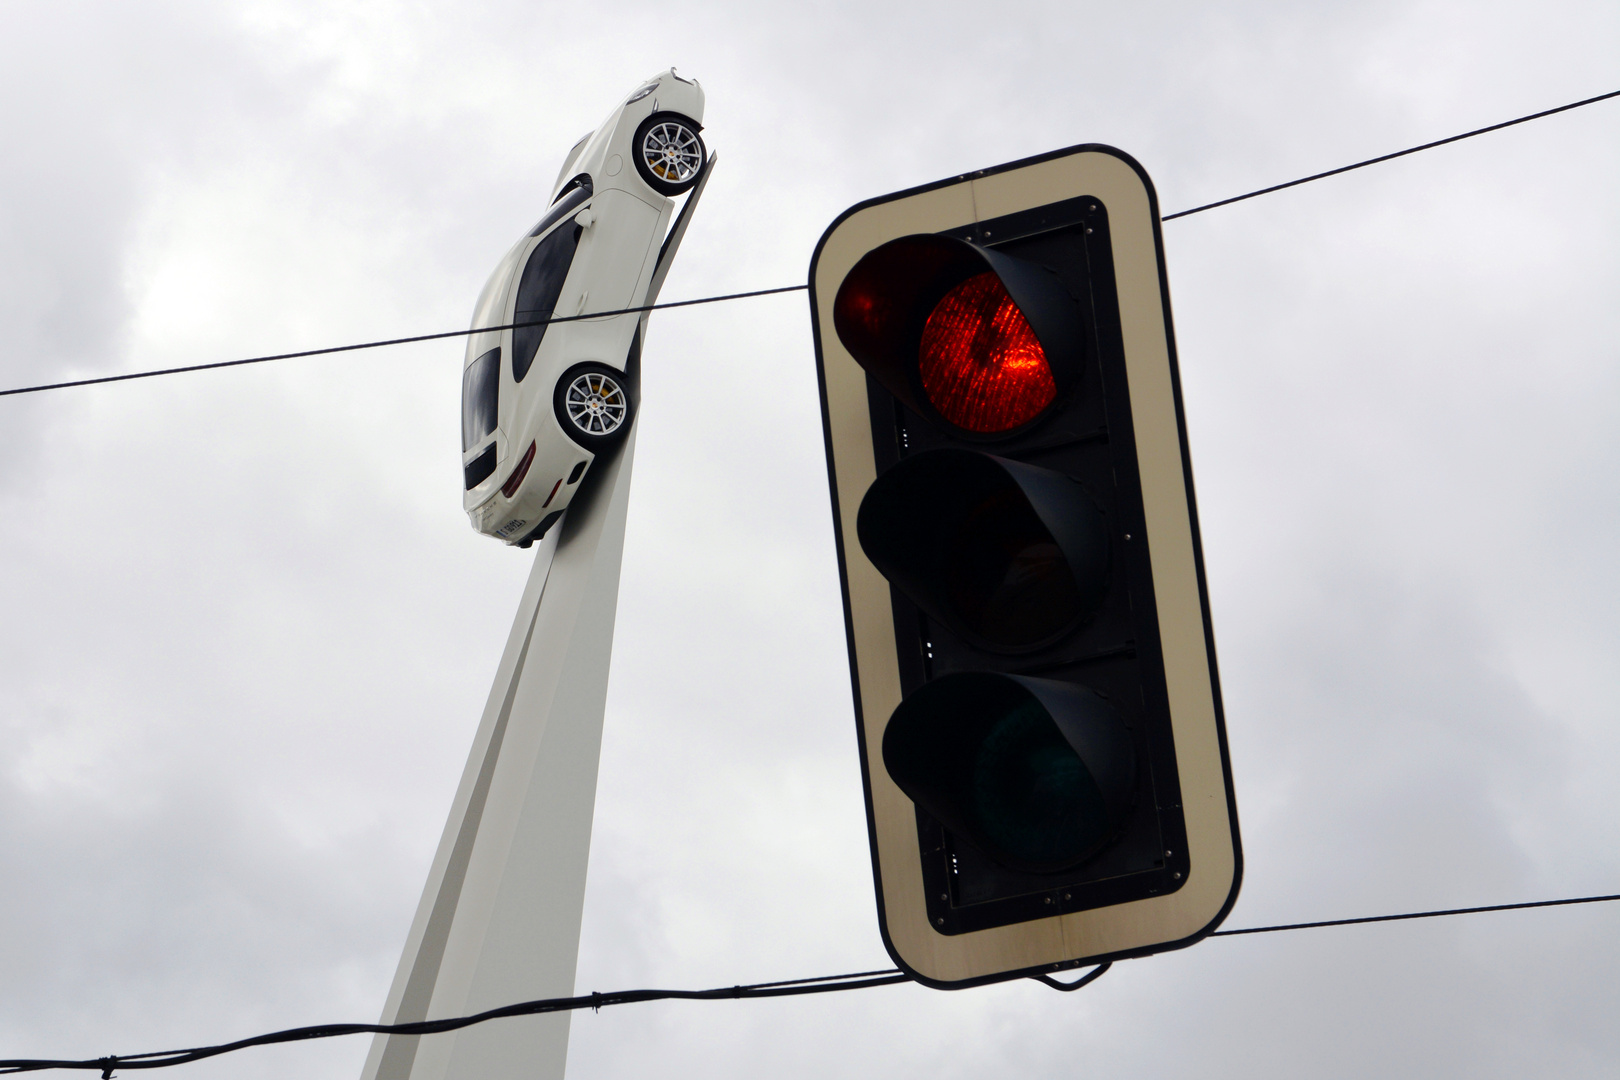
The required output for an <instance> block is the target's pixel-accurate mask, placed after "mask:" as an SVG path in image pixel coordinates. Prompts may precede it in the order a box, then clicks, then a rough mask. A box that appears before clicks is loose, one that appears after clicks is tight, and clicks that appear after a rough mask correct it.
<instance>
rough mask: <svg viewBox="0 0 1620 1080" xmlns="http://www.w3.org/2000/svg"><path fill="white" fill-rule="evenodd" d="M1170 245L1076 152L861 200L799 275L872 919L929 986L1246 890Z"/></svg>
mask: <svg viewBox="0 0 1620 1080" xmlns="http://www.w3.org/2000/svg"><path fill="white" fill-rule="evenodd" d="M1158 224H1159V219H1158V211H1157V205H1156V201H1155V197H1154V194H1153V189H1152V185H1151V183H1150V182H1149V181H1148V179H1147V176H1146V174H1145V173H1143V171H1142V170H1141V168H1140V166H1138V165H1137V164H1136V163H1135V162H1134V161H1132V160H1131V159H1130V158H1128V157H1126V156H1125V155H1124V154H1122V153H1120V152H1119V151H1117V150H1113V149H1110V148H1107V147H1098V146H1086V147H1078V148H1074V149H1071V150H1065V151H1059V152H1058V153H1055V154H1050V155H1047V156H1045V157H1041V158H1035V159H1031V160H1028V161H1023V162H1016V163H1013V164H1011V165H1007V166H1002V167H1000V168H996V169H987V170H984V171H982V172H978V173H974V174H971V175H969V176H963V177H958V178H956V179H953V180H948V181H944V182H941V183H939V184H934V185H930V186H928V187H923V188H917V189H914V190H911V191H906V192H900V193H898V194H896V195H890V196H885V197H883V198H880V199H874V200H871V201H869V202H865V203H861V204H860V205H858V206H855V207H853V208H852V209H850V210H849V211H847V212H846V213H845V214H843V215H842V216H841V217H840V218H839V219H838V220H837V221H835V222H834V223H833V225H832V227H831V228H829V229H828V230H827V232H826V234H825V235H824V236H823V237H822V239H821V243H820V244H819V245H818V246H817V249H816V254H815V256H814V258H813V260H812V262H811V269H810V288H811V303H812V310H813V314H814V328H815V334H816V359H817V366H818V373H819V375H820V380H821V392H822V416H823V421H824V424H825V429H826V436H827V455H828V473H829V480H830V482H831V487H832V500H833V518H834V525H835V533H836V536H837V541H838V554H839V569H840V577H841V579H842V584H843V590H844V610H845V619H846V629H847V633H848V642H849V650H850V670H851V676H852V679H853V684H854V690H855V711H856V720H857V725H858V729H859V735H860V748H861V767H862V772H863V778H864V780H865V789H866V797H867V817H868V824H869V833H870V840H871V845H872V866H873V874H874V878H875V883H876V888H877V901H878V913H879V922H880V926H881V929H882V933H883V938H884V943H885V945H886V946H887V947H888V949H889V952H890V954H891V955H892V956H893V957H894V960H895V962H896V963H898V964H899V965H900V966H901V967H902V968H904V969H905V970H906V971H908V972H909V973H911V974H912V975H913V976H914V977H916V978H918V979H919V980H920V981H922V982H925V983H928V984H930V985H934V986H941V987H954V986H967V985H973V984H975V983H981V982H988V981H993V980H997V979H1005V978H1013V977H1017V976H1020V975H1031V974H1039V973H1045V972H1049V971H1053V970H1061V969H1063V968H1065V967H1073V966H1077V965H1079V964H1083V963H1094V962H1098V961H1101V960H1108V959H1116V958H1120V957H1125V956H1139V955H1145V954H1148V953H1153V952H1158V951H1162V950H1164V949H1171V948H1179V947H1182V946H1185V945H1189V944H1191V943H1193V942H1194V941H1197V940H1199V939H1200V938H1202V937H1204V936H1206V935H1207V934H1208V933H1210V932H1211V931H1212V930H1214V929H1215V927H1216V926H1217V925H1219V923H1220V921H1221V919H1223V918H1224V917H1225V914H1226V912H1227V911H1228V910H1229V909H1230V907H1231V904H1232V902H1233V901H1234V900H1235V899H1236V896H1237V889H1238V884H1239V880H1240V878H1241V869H1242V856H1241V850H1240V846H1239V841H1238V831H1237V812H1236V804H1235V802H1234V800H1233V798H1232V785H1231V772H1230V767H1229V765H1228V761H1227V753H1226V740H1225V731H1224V726H1223V720H1222V714H1221V704H1220V692H1219V686H1218V682H1217V677H1216V668H1215V651H1214V640H1213V636H1212V633H1211V630H1210V623H1209V607H1208V601H1207V597H1206V593H1205V588H1204V576H1203V563H1202V554H1201V552H1200V550H1199V542H1198V530H1197V514H1196V510H1195V507H1194V504H1193V491H1192V472H1191V468H1190V465H1189V462H1188V459H1187V453H1186V436H1185V425H1184V423H1183V420H1182V413H1181V400H1180V388H1179V383H1178V378H1177V374H1176V366H1175V352H1174V344H1173V338H1172V334H1171V325H1170V311H1169V292H1168V288H1167V286H1166V282H1165V278H1164V271H1163V256H1162V246H1161V243H1160V237H1159V229H1158Z"/></svg>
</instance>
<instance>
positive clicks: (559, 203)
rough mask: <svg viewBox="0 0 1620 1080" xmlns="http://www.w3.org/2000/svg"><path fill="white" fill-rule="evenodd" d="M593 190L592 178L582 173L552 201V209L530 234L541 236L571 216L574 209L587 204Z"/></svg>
mask: <svg viewBox="0 0 1620 1080" xmlns="http://www.w3.org/2000/svg"><path fill="white" fill-rule="evenodd" d="M592 191H593V185H592V184H591V178H590V177H589V176H588V175H586V174H585V173H580V174H579V175H578V176H576V177H574V178H573V179H572V180H570V181H569V182H568V186H567V187H565V188H563V189H562V190H561V191H559V192H558V193H557V197H556V198H555V199H553V200H552V202H551V209H550V210H547V211H546V214H545V217H542V218H541V219H540V223H539V224H538V225H536V226H535V227H534V228H532V229H530V230H529V235H530V236H539V235H540V234H541V233H543V232H545V231H546V230H547V229H549V228H551V227H552V226H553V225H555V224H556V223H557V222H559V221H561V220H562V219H563V218H565V217H568V216H570V215H571V214H573V213H574V211H576V210H578V209H579V208H580V207H581V206H583V205H585V203H586V201H587V200H588V199H590V197H591V194H592Z"/></svg>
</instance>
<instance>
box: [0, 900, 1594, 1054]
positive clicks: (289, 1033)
mask: <svg viewBox="0 0 1620 1080" xmlns="http://www.w3.org/2000/svg"><path fill="white" fill-rule="evenodd" d="M1614 900H1620V893H1607V894H1604V895H1602V896H1577V897H1571V898H1568V899H1564V900H1531V901H1527V902H1524V903H1519V904H1491V905H1489V906H1486V907H1467V908H1443V909H1436V910H1433V911H1413V912H1407V913H1405V914H1401V915H1367V916H1363V917H1361V918H1356V919H1329V920H1326V921H1323V922H1303V923H1280V924H1278V925H1275V926H1251V927H1246V928H1243V929H1240V930H1217V931H1215V933H1214V934H1212V935H1210V936H1211V937H1233V936H1237V935H1240V934H1272V933H1277V932H1278V931H1282V930H1313V929H1318V928H1321V927H1325V926H1354V925H1358V924H1361V923H1380V922H1398V921H1400V920H1403V919H1438V918H1442V917H1444V916H1448V915H1478V914H1481V913H1483V912H1490V911H1524V910H1527V909H1529V908H1548V907H1568V906H1570V905H1573V904H1601V903H1607V902H1609V901H1614ZM1111 966H1112V965H1111V964H1109V963H1103V964H1099V965H1098V966H1097V967H1095V968H1093V969H1092V970H1091V971H1088V972H1086V974H1084V975H1082V976H1081V977H1080V978H1078V979H1076V980H1075V981H1074V982H1071V983H1064V982H1059V981H1058V980H1057V979H1054V978H1052V977H1050V976H1048V975H1033V976H1030V977H1031V978H1033V979H1036V980H1038V981H1040V982H1042V983H1045V984H1046V985H1047V986H1051V987H1054V988H1056V989H1058V990H1078V989H1080V988H1081V987H1082V986H1085V985H1087V984H1089V983H1092V982H1095V981H1096V980H1097V979H1099V978H1101V977H1102V975H1103V974H1104V973H1105V972H1107V971H1108V969H1109V967H1111ZM910 981H911V976H909V975H907V974H905V973H904V972H903V971H901V970H900V969H899V968H886V969H884V970H881V971H857V972H852V973H850V974H847V975H824V976H820V977H817V978H813V979H788V980H785V981H782V982H768V983H752V984H750V985H747V986H722V987H716V988H715V989H712V990H621V991H618V992H617V993H611V994H585V995H582V996H580V997H568V998H542V999H540V1000H538V1001H522V1002H518V1003H517V1004H515V1005H503V1006H501V1007H500V1008H498V1009H489V1010H487V1011H485V1012H481V1013H474V1014H472V1015H471V1016H457V1017H451V1018H447V1019H443V1020H418V1021H415V1022H413V1023H406V1024H316V1025H313V1026H311V1027H297V1028H288V1029H287V1030H285V1031H273V1032H270V1033H269V1034H267V1035H254V1036H252V1037H250V1038H246V1039H238V1040H237V1041H235V1042H229V1043H219V1044H218V1045H215V1046H198V1047H192V1048H189V1049H185V1050H159V1051H154V1052H151V1053H145V1054H120V1055H108V1056H106V1057H99V1058H84V1059H81V1060H65V1059H53V1058H9V1059H0V1074H6V1073H20V1072H39V1071H41V1070H45V1069H81V1070H93V1071H99V1072H100V1073H101V1075H102V1077H103V1078H104V1080H105V1078H108V1077H110V1076H111V1075H112V1073H113V1070H115V1069H161V1068H165V1067H167V1066H169V1065H184V1064H185V1063H186V1062H189V1061H201V1060H202V1059H204V1058H211V1057H218V1056H219V1055H220V1054H229V1053H231V1052H232V1051H235V1050H246V1049H247V1048H248V1047H251V1046H272V1045H275V1044H277V1043H290V1042H306V1041H308V1040H310V1039H330V1038H334V1037H336V1036H339V1035H363V1034H372V1035H436V1034H440V1033H442V1032H446V1031H456V1030H459V1029H461V1028H465V1027H471V1026H472V1025H474V1024H482V1023H485V1022H486V1021H489V1020H500V1019H504V1018H506V1017H511V1016H535V1015H538V1014H541V1013H552V1012H569V1011H572V1010H575V1009H590V1010H592V1011H595V1010H597V1009H600V1008H602V1007H603V1006H604V1005H629V1004H631V1003H634V1002H641V1001H670V1000H680V1001H724V1000H728V999H740V998H770V997H793V996H797V995H800V994H827V993H834V992H838V991H843V990H865V989H868V988H870V987H874V986H892V985H894V984H896V983H903V982H910Z"/></svg>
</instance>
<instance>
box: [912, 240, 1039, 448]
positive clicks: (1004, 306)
mask: <svg viewBox="0 0 1620 1080" xmlns="http://www.w3.org/2000/svg"><path fill="white" fill-rule="evenodd" d="M918 374H919V375H920V376H921V378H922V386H923V393H925V394H926V395H927V396H928V401H929V404H931V405H933V406H934V408H936V409H938V410H939V414H940V415H941V416H943V417H944V418H945V419H946V420H948V421H950V422H951V423H952V424H955V425H956V426H957V427H959V428H962V429H963V430H964V431H972V432H975V433H977V434H980V435H995V434H999V433H1001V432H1003V431H1011V430H1013V429H1014V428H1018V427H1022V426H1023V425H1025V424H1027V423H1029V422H1030V421H1031V420H1033V419H1035V418H1036V417H1037V416H1039V415H1040V414H1041V413H1042V412H1044V411H1045V409H1046V407H1047V406H1048V405H1050V404H1052V399H1053V398H1055V397H1057V380H1055V379H1054V378H1053V377H1052V365H1051V364H1049V363H1048V362H1047V359H1046V350H1045V349H1043V348H1041V342H1040V339H1039V338H1037V337H1036V336H1035V331H1034V330H1032V329H1030V325H1029V321H1028V320H1027V319H1025V318H1024V313H1023V312H1021V311H1019V310H1018V305H1017V304H1015V303H1014V302H1013V298H1012V297H1011V296H1010V295H1009V294H1008V293H1007V287H1006V286H1005V285H1003V284H1002V283H1001V279H1000V278H999V277H997V276H996V275H995V274H994V273H992V272H989V271H986V272H985V273H982V274H976V275H974V276H973V277H970V278H968V279H967V280H966V281H964V282H962V283H961V284H960V285H958V286H956V288H954V289H952V290H951V291H950V292H948V293H946V294H945V296H944V298H943V299H941V300H940V302H939V303H938V304H936V305H934V310H933V311H932V312H931V313H930V314H929V316H928V321H927V322H926V323H925V324H924V326H923V332H922V341H921V343H920V344H919V347H918Z"/></svg>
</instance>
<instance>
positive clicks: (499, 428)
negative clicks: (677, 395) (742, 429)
mask: <svg viewBox="0 0 1620 1080" xmlns="http://www.w3.org/2000/svg"><path fill="white" fill-rule="evenodd" d="M702 121H703V88H702V87H701V86H699V85H698V84H697V82H696V81H695V80H691V79H683V78H681V77H680V76H679V75H677V74H675V69H674V68H670V69H669V70H668V71H666V72H663V73H661V74H659V75H657V76H655V77H654V78H651V79H649V80H647V81H646V82H645V83H643V84H642V85H641V86H640V87H638V88H637V89H636V90H635V92H634V93H632V94H630V96H629V97H628V98H626V99H625V101H624V103H623V104H621V105H620V106H619V107H618V108H616V109H615V110H613V113H612V114H611V115H610V116H608V118H607V120H606V121H605V122H604V123H603V124H602V126H601V127H599V128H597V129H596V130H595V131H593V132H591V133H590V134H588V135H586V136H585V137H584V138H583V139H581V140H579V142H578V143H576V144H575V145H574V148H573V149H572V150H571V151H569V153H568V157H567V159H566V160H565V161H564V162H563V167H562V169H561V171H560V172H559V173H558V175H557V182H556V184H555V185H554V186H553V188H552V193H551V207H550V209H548V210H547V211H546V213H545V216H543V217H542V218H541V219H540V223H539V224H538V225H536V226H535V227H534V228H533V229H531V230H530V231H529V233H528V235H526V236H524V237H523V238H522V239H520V240H518V242H517V243H516V244H514V245H513V246H512V249H511V250H510V251H508V252H507V253H506V257H505V258H503V259H502V260H501V262H500V264H499V265H498V266H496V268H495V272H494V273H493V274H491V275H490V278H489V283H488V284H487V285H485V286H484V291H483V293H482V294H481V295H480V296H479V298H478V306H477V308H476V309H475V311H474V313H473V321H472V326H473V329H475V330H478V329H480V328H486V327H487V328H491V329H484V330H482V332H480V333H475V334H472V335H471V336H469V337H468V338H467V357H466V361H465V364H464V366H463V370H462V379H461V449H462V471H463V479H464V481H465V489H466V490H465V495H464V497H463V506H464V507H465V509H466V511H467V515H468V517H469V518H471V520H472V525H473V528H475V529H477V530H478V531H479V532H481V533H485V534H487V535H489V536H493V537H496V538H498V539H500V540H504V541H505V542H506V543H508V544H514V545H516V546H518V547H528V546H529V545H530V544H532V543H533V542H534V541H535V540H537V539H539V538H540V537H542V536H544V535H545V533H546V531H547V530H548V529H549V528H551V526H552V525H554V524H555V523H556V522H557V520H558V519H559V518H560V517H562V514H563V511H564V510H566V509H567V508H568V504H569V502H570V501H571V500H572V499H573V497H574V494H575V492H577V491H578V490H579V488H580V484H581V482H582V480H583V479H584V477H585V475H586V474H587V473H588V472H589V471H590V468H591V463H592V462H593V461H595V460H596V458H597V456H598V455H600V454H603V453H606V452H608V451H610V450H612V448H613V447H614V446H616V445H617V444H618V443H619V441H620V440H622V439H623V438H624V436H625V435H626V433H627V432H628V431H629V428H630V424H631V421H632V420H633V418H634V416H635V411H636V404H637V393H638V383H639V374H640V372H639V368H640V360H641V339H642V337H643V336H644V333H645V329H646V319H647V314H646V313H645V312H639V313H637V312H631V313H626V314H620V315H604V316H602V317H601V318H592V317H591V314H592V313H593V312H613V311H622V310H623V309H625V308H635V307H642V306H645V305H648V304H651V303H652V302H653V300H654V298H655V297H656V296H657V295H658V290H659V288H660V287H661V286H662V284H663V281H664V278H665V276H666V275H667V274H668V273H669V265H670V262H671V261H672V260H673V259H674V257H675V252H676V249H677V248H678V247H679V246H680V242H681V238H682V237H683V236H684V235H685V231H686V226H687V224H688V223H689V222H690V220H691V214H692V210H693V208H694V207H695V206H696V205H697V200H698V198H699V197H700V196H701V195H702V189H703V185H704V184H705V183H707V181H708V176H709V170H710V168H711V167H712V165H713V158H712V157H710V156H706V154H705V150H704V147H703V139H702V137H701V136H700V135H699V134H698V133H699V132H700V131H701V130H702V128H703V124H702ZM685 192H690V194H689V195H688V196H687V200H686V205H685V206H684V207H682V209H681V213H680V216H679V218H677V219H676V220H675V223H674V226H673V227H670V220H671V217H672V215H673V214H674V208H675V203H674V201H673V199H672V198H671V197H672V196H676V195H680V194H682V193H685ZM546 320H563V321H553V322H550V323H549V325H548V324H547V322H546Z"/></svg>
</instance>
